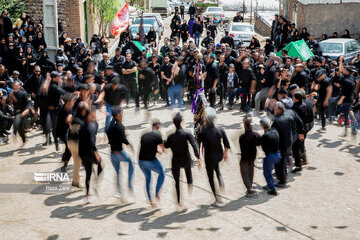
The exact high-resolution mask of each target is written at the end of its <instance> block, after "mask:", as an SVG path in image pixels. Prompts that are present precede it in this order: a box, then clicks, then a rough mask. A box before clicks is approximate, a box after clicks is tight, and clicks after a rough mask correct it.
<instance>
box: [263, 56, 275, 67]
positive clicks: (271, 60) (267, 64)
mask: <svg viewBox="0 0 360 240" xmlns="http://www.w3.org/2000/svg"><path fill="white" fill-rule="evenodd" d="M272 65H274V58H272V57H269V58H268V59H267V60H266V62H265V66H266V67H271V66H272Z"/></svg>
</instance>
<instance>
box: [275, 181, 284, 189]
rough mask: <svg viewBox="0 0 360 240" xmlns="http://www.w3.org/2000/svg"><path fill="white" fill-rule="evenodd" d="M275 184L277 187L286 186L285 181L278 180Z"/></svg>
mask: <svg viewBox="0 0 360 240" xmlns="http://www.w3.org/2000/svg"><path fill="white" fill-rule="evenodd" d="M275 186H276V187H278V188H286V183H281V182H278V183H277V184H275Z"/></svg>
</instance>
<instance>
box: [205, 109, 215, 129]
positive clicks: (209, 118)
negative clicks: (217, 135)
mask: <svg viewBox="0 0 360 240" xmlns="http://www.w3.org/2000/svg"><path fill="white" fill-rule="evenodd" d="M205 119H206V124H207V125H214V124H215V119H216V111H215V109H213V108H212V107H207V108H205Z"/></svg>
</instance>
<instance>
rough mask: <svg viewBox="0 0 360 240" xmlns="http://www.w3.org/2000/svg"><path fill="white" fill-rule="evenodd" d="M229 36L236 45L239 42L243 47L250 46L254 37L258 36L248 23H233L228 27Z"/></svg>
mask: <svg viewBox="0 0 360 240" xmlns="http://www.w3.org/2000/svg"><path fill="white" fill-rule="evenodd" d="M228 31H229V35H230V36H231V37H232V38H233V39H234V43H235V45H237V44H238V43H239V42H241V43H242V46H245V47H247V46H249V45H250V42H251V39H252V37H253V36H254V35H255V34H256V33H255V30H254V27H253V26H252V25H250V24H248V23H239V22H235V23H234V22H233V23H230V25H229V27H228Z"/></svg>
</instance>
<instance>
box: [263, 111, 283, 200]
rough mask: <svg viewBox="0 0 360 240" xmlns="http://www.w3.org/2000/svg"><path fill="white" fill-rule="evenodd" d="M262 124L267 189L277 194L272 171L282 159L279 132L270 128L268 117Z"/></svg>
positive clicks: (272, 193) (271, 193)
mask: <svg viewBox="0 0 360 240" xmlns="http://www.w3.org/2000/svg"><path fill="white" fill-rule="evenodd" d="M260 125H261V127H262V128H263V130H264V132H265V133H264V135H262V137H261V147H262V149H263V151H264V152H265V158H264V160H263V171H264V177H265V180H266V182H267V187H265V189H267V190H268V192H267V193H268V194H270V195H277V192H276V190H275V186H274V180H273V177H272V175H271V171H272V170H273V169H274V166H275V165H277V164H278V163H279V162H280V159H281V155H280V153H279V141H280V140H279V134H278V132H277V130H276V129H274V128H270V119H269V118H268V117H263V118H261V120H260Z"/></svg>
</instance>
